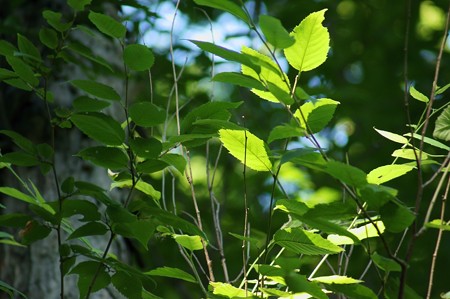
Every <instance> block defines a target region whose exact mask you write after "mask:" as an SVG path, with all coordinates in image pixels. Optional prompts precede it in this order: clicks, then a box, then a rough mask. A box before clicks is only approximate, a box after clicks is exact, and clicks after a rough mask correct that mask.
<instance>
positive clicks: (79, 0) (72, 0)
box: [67, 0, 92, 11]
mask: <svg viewBox="0 0 450 299" xmlns="http://www.w3.org/2000/svg"><path fill="white" fill-rule="evenodd" d="M91 2H92V0H67V4H69V6H70V7H72V9H73V10H75V11H82V10H84V7H85V6H86V5H88V4H91Z"/></svg>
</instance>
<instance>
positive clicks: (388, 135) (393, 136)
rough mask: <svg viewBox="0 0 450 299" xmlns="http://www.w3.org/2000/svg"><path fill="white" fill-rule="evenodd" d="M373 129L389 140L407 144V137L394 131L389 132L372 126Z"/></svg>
mask: <svg viewBox="0 0 450 299" xmlns="http://www.w3.org/2000/svg"><path fill="white" fill-rule="evenodd" d="M374 130H375V131H377V132H378V134H380V135H381V136H383V137H384V138H386V139H389V140H391V141H394V142H397V143H400V144H408V139H406V138H405V137H403V136H401V135H398V134H395V133H391V132H388V131H384V130H378V129H377V128H375V127H374Z"/></svg>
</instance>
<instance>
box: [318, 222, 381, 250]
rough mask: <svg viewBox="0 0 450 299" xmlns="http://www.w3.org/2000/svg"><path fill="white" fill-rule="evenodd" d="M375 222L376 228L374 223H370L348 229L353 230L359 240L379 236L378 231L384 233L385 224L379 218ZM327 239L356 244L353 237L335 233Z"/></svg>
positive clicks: (338, 242) (334, 242)
mask: <svg viewBox="0 0 450 299" xmlns="http://www.w3.org/2000/svg"><path fill="white" fill-rule="evenodd" d="M374 224H375V225H376V228H375V226H374V225H373V224H372V223H368V224H365V225H362V226H360V227H357V228H352V229H349V230H348V231H349V232H351V233H352V234H353V235H355V236H356V237H357V238H358V239H359V240H364V239H367V238H373V237H378V236H379V234H378V231H380V233H381V234H382V233H383V232H384V230H385V226H384V223H383V222H382V221H379V220H377V221H374ZM377 228H378V231H377ZM327 240H328V241H330V242H332V243H333V244H335V245H345V244H354V242H353V240H352V239H350V238H348V237H346V236H340V235H335V234H330V235H328V237H327Z"/></svg>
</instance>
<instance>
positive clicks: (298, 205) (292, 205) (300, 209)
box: [274, 199, 309, 216]
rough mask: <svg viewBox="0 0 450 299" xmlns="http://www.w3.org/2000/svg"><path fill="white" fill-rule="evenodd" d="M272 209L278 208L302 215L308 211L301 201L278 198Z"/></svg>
mask: <svg viewBox="0 0 450 299" xmlns="http://www.w3.org/2000/svg"><path fill="white" fill-rule="evenodd" d="M274 210H280V211H283V212H285V213H289V214H292V215H295V216H302V215H304V214H305V213H306V212H308V210H309V208H308V206H307V205H306V204H304V203H303V202H299V201H295V200H287V199H279V200H277V204H276V206H275V208H274Z"/></svg>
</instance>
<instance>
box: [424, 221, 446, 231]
mask: <svg viewBox="0 0 450 299" xmlns="http://www.w3.org/2000/svg"><path fill="white" fill-rule="evenodd" d="M425 226H426V227H430V228H437V229H442V230H446V231H450V224H449V223H448V222H444V221H442V220H440V219H434V220H432V221H430V222H428V223H425Z"/></svg>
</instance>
